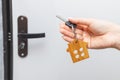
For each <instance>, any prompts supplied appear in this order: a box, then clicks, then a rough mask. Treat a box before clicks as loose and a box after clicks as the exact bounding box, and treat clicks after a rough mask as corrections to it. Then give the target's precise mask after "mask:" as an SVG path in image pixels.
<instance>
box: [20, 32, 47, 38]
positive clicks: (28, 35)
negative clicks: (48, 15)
mask: <svg viewBox="0 0 120 80" xmlns="http://www.w3.org/2000/svg"><path fill="white" fill-rule="evenodd" d="M18 37H19V38H44V37H45V33H36V34H30V33H29V34H27V33H18Z"/></svg>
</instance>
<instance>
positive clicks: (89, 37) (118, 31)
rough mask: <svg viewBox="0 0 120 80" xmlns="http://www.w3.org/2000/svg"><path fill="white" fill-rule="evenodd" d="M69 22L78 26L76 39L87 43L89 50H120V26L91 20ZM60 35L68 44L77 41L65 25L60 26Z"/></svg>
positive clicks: (73, 19)
mask: <svg viewBox="0 0 120 80" xmlns="http://www.w3.org/2000/svg"><path fill="white" fill-rule="evenodd" d="M69 21H70V22H71V23H74V24H76V25H77V28H76V29H75V33H76V38H77V39H78V40H82V41H85V42H87V43H88V48H90V49H103V48H116V49H119V50H120V25H117V24H114V23H111V22H108V21H103V20H98V19H89V18H70V19H69ZM60 33H61V34H62V35H63V36H62V37H63V39H64V40H65V41H67V42H71V41H73V40H74V39H75V34H74V33H73V31H72V30H71V29H70V28H69V27H68V26H66V25H65V23H61V24H60Z"/></svg>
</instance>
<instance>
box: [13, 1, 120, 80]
mask: <svg viewBox="0 0 120 80" xmlns="http://www.w3.org/2000/svg"><path fill="white" fill-rule="evenodd" d="M118 3H119V2H118V1H117V0H114V1H109V0H99V1H96V0H92V1H91V0H90V1H88V0H13V1H12V10H13V12H12V13H13V54H14V56H13V60H14V61H13V80H78V79H79V80H119V79H120V76H119V74H120V70H119V68H120V54H118V53H119V51H117V50H114V49H104V50H89V54H90V58H89V59H86V60H84V61H81V62H78V63H75V64H73V63H72V60H71V58H70V55H69V53H67V52H66V48H67V42H65V41H64V40H63V39H62V38H61V36H62V35H61V34H60V33H59V23H60V22H61V21H60V20H58V19H57V18H56V15H57V14H59V15H61V16H63V17H65V18H68V17H90V18H91V17H92V18H99V19H106V20H112V21H113V22H119V21H120V18H119V19H118V17H119V13H120V11H118V8H119V7H120V6H119V5H117V4H118ZM111 5H112V6H111ZM116 8H117V9H116ZM20 16H22V18H21V20H23V21H24V20H25V21H26V22H25V23H24V22H23V23H24V25H22V27H23V26H27V27H28V29H27V30H28V33H27V34H37V33H45V37H42V38H32V39H31V38H27V40H28V52H27V55H24V52H22V53H23V56H20V55H19V54H18V53H19V52H18V51H19V50H18V49H19V46H20V44H19V39H18V38H19V30H18V26H19V18H20ZM23 28H24V27H23ZM25 37H26V36H25ZM32 37H33V36H32ZM23 44H24V43H23ZM22 46H23V45H22ZM25 46H26V44H24V46H23V49H24V48H26V47H25Z"/></svg>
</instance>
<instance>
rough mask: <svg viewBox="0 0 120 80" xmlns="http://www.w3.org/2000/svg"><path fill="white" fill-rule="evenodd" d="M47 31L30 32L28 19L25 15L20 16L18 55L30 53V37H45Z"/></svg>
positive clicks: (24, 55)
mask: <svg viewBox="0 0 120 80" xmlns="http://www.w3.org/2000/svg"><path fill="white" fill-rule="evenodd" d="M44 37H45V33H34V34H32V33H28V20H27V17H25V16H19V17H18V55H19V56H20V57H26V56H27V55H28V39H34V38H44Z"/></svg>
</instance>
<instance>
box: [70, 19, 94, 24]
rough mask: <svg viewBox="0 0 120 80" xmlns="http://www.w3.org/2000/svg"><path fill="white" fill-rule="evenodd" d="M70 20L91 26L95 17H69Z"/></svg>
mask: <svg viewBox="0 0 120 80" xmlns="http://www.w3.org/2000/svg"><path fill="white" fill-rule="evenodd" d="M68 20H69V21H70V22H71V23H74V24H80V25H87V26H89V25H90V24H91V23H92V21H93V19H87V18H69V19H68Z"/></svg>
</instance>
